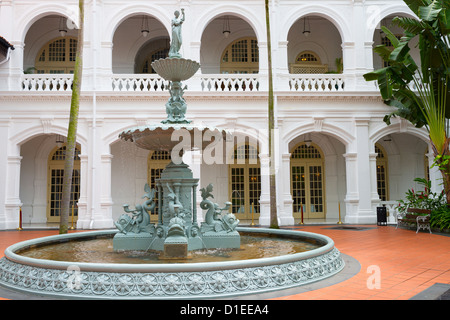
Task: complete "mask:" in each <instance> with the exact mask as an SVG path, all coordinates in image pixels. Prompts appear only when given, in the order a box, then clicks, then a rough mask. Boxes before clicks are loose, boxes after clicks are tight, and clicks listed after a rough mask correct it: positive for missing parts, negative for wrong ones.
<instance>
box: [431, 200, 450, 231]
mask: <svg viewBox="0 0 450 320" xmlns="http://www.w3.org/2000/svg"><path fill="white" fill-rule="evenodd" d="M430 224H431V227H433V228H439V229H440V230H441V231H442V230H444V229H450V207H449V206H447V205H445V206H442V207H440V208H438V209H436V210H434V211H432V212H431V217H430Z"/></svg>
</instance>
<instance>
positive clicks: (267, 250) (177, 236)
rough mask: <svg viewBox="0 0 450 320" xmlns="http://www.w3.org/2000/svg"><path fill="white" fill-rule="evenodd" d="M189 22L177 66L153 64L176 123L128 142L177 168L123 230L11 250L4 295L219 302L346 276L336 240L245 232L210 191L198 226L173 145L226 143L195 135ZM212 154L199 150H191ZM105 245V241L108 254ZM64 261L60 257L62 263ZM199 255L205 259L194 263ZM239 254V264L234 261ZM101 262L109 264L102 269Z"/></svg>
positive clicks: (175, 50) (137, 133) (187, 173)
mask: <svg viewBox="0 0 450 320" xmlns="http://www.w3.org/2000/svg"><path fill="white" fill-rule="evenodd" d="M183 21H184V12H183V10H182V15H181V17H180V14H179V12H178V11H176V12H175V18H174V19H173V20H172V42H171V47H170V53H169V57H168V58H166V59H160V60H157V61H155V62H153V64H152V67H153V68H154V69H155V70H156V71H157V72H158V74H159V75H160V76H161V77H163V78H164V79H166V80H168V81H170V87H169V91H170V98H169V101H168V102H167V103H166V112H167V119H165V120H164V121H162V122H161V123H159V124H155V125H150V126H145V127H137V128H133V129H131V130H128V131H125V132H122V133H121V134H120V138H121V139H123V140H125V141H131V142H133V143H134V144H136V145H137V146H138V147H140V148H144V149H148V150H165V151H171V152H172V161H171V163H170V164H169V165H167V167H166V168H165V169H164V171H163V172H162V174H161V177H160V179H159V180H157V182H156V189H150V187H149V185H148V184H147V185H145V187H144V191H145V194H144V196H143V198H144V199H145V200H144V202H143V203H142V204H137V205H136V206H135V208H134V209H131V208H130V206H129V205H124V210H125V213H124V214H123V215H122V216H121V217H120V218H119V219H118V221H116V222H115V225H116V227H117V229H116V230H103V231H90V232H81V233H72V234H68V235H63V236H62V235H57V236H52V237H45V238H40V239H33V240H30V241H25V242H21V243H18V244H15V245H12V246H11V247H9V248H7V249H6V251H5V257H3V258H2V259H1V260H0V285H3V286H6V287H9V288H11V289H14V290H20V291H24V292H27V293H32V294H37V295H49V296H51V297H63V298H67V297H69V298H93V299H100V298H104V299H113V298H120V299H124V298H130V299H161V298H218V297H229V296H235V295H243V294H251V293H258V294H260V293H264V292H268V291H276V290H281V289H285V288H291V287H295V286H300V285H303V284H306V283H311V282H314V281H318V280H322V279H325V278H328V277H330V276H332V275H335V274H336V273H338V272H339V271H341V270H342V269H343V267H344V262H343V260H342V258H341V255H340V253H339V251H338V250H337V249H336V248H335V247H334V242H333V240H331V239H330V238H328V237H325V236H322V235H318V234H313V233H307V232H299V231H292V230H273V229H263V228H242V227H239V228H238V227H237V226H238V223H239V220H237V219H236V218H235V216H234V215H233V214H232V213H228V212H227V210H228V209H229V206H230V203H225V206H224V207H220V206H219V205H218V204H216V203H214V202H213V201H212V200H211V199H212V198H213V195H212V190H213V186H212V185H211V184H209V185H207V186H206V187H204V188H202V189H200V191H201V196H202V199H203V200H202V202H201V203H200V207H201V208H202V209H204V210H207V211H206V213H205V219H204V222H202V223H201V224H199V223H198V221H197V211H196V207H197V204H196V193H197V187H198V179H195V178H193V174H192V171H191V170H190V169H189V167H188V166H187V165H186V164H185V163H183V162H182V161H181V157H180V153H179V152H178V151H180V150H179V149H178V144H179V143H180V142H179V141H177V140H176V139H174V140H175V141H172V136H173V135H175V136H179V133H180V132H181V133H183V135H185V137H187V139H186V140H188V141H194V142H195V138H194V137H195V136H196V135H198V134H200V135H203V133H204V132H206V131H207V130H210V131H212V136H214V137H215V139H219V140H220V139H223V138H224V137H225V135H226V133H225V131H223V130H219V129H215V128H208V127H199V126H195V125H192V124H191V121H189V120H188V119H186V116H185V115H186V101H185V100H184V98H183V92H184V91H185V89H186V88H185V87H183V85H182V81H185V80H187V79H189V78H190V77H192V76H193V75H194V74H195V72H196V71H197V70H198V68H199V64H198V63H197V62H195V61H192V60H188V59H183V58H182V57H181V55H180V53H179V50H180V46H181V42H182V41H181V25H182V23H183ZM183 135H182V136H183ZM202 140H203V139H202ZM203 147H205V146H196V145H195V144H194V143H191V142H190V143H184V144H183V148H182V149H183V150H184V151H186V150H192V149H193V148H198V149H202V148H203ZM174 150H176V152H174ZM156 195H157V196H156ZM155 208H157V211H158V222H157V223H156V224H153V223H151V222H150V218H149V212H151V211H153V210H155ZM222 212H224V213H222ZM243 235H244V236H243ZM104 238H106V239H104ZM111 238H112V245H111ZM249 238H253V240H252V241H253V242H250V240H248V239H249ZM243 239H245V241H243ZM266 240H267V241H269V244H265V243H266V242H265V241H266ZM89 241H94V242H89ZM98 241H106V245H103V246H102V247H101V248H100V249H99V250H98V251H100V253H99V254H98V253H97V251H96V248H97V247H98V246H99V245H98ZM72 242H73V244H72ZM305 244H306V245H305ZM67 246H70V247H67ZM110 247H112V250H110ZM300 247H301V249H300ZM305 247H306V249H305ZM281 248H284V249H286V250H285V251H283V250H281ZM212 249H214V250H212ZM217 250H219V251H220V250H226V251H225V252H226V254H221V256H220V257H217V254H215V253H214V252H216V251H217ZM227 250H228V251H227ZM57 251H58V252H60V256H59V257H58V258H55V257H56V256H58V253H57ZM68 251H71V252H72V251H73V252H74V254H73V255H71V254H68ZM85 251H88V253H85ZM205 251H206V252H205ZM208 251H212V252H213V253H212V258H208V259H207V260H205V259H204V257H203V256H204V255H205V254H209V252H208ZM154 252H156V254H157V258H156V260H153V261H150V260H149V259H148V256H147V254H150V253H154ZM197 252H199V253H200V255H201V256H202V257H201V258H198V257H197V256H196V257H193V258H192V257H191V255H194V254H196V253H197ZM236 252H237V253H238V254H239V255H240V256H239V258H234V256H233V254H234V253H236ZM121 253H125V256H120V254H121ZM97 254H98V255H99V256H100V258H98V260H95V256H97ZM130 256H132V259H131V260H133V261H135V260H136V259H135V256H137V257H138V258H137V260H139V261H137V262H133V263H130ZM80 257H81V258H80ZM139 257H142V259H139ZM80 259H81V260H80ZM149 261H150V262H149ZM205 261H207V262H205Z"/></svg>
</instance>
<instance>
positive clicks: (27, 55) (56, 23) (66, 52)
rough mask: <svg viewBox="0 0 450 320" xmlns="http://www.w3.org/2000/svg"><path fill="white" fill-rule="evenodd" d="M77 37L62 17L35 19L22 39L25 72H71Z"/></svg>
mask: <svg viewBox="0 0 450 320" xmlns="http://www.w3.org/2000/svg"><path fill="white" fill-rule="evenodd" d="M77 37H78V31H77V29H74V28H69V27H67V18H65V17H62V16H58V15H54V14H52V15H48V16H45V17H43V18H41V19H39V20H37V21H36V22H35V23H33V25H32V26H31V27H30V28H29V30H28V32H27V34H26V36H25V47H24V63H23V65H24V73H51V74H57V73H61V74H69V73H73V69H74V67H75V55H76V47H77Z"/></svg>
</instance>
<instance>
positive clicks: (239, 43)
mask: <svg viewBox="0 0 450 320" xmlns="http://www.w3.org/2000/svg"><path fill="white" fill-rule="evenodd" d="M244 43H245V45H244ZM238 53H241V54H239V55H238ZM258 72H259V47H258V41H257V39H256V38H255V37H246V38H240V39H237V40H235V41H233V42H232V43H230V44H229V45H228V46H227V47H226V48H225V50H224V51H223V53H222V56H221V58H220V73H230V74H236V73H244V74H247V73H249V74H250V73H258Z"/></svg>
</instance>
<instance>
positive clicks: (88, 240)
mask: <svg viewBox="0 0 450 320" xmlns="http://www.w3.org/2000/svg"><path fill="white" fill-rule="evenodd" d="M238 231H239V232H240V233H241V234H242V246H241V248H240V249H234V250H198V251H195V252H192V253H191V255H190V257H189V258H188V259H187V260H184V261H179V260H172V261H167V260H161V259H159V258H158V256H157V255H156V254H155V253H152V252H120V253H117V252H114V251H113V250H112V244H111V241H112V236H113V235H114V234H115V233H116V232H117V231H116V230H104V231H90V232H82V233H72V234H67V235H56V236H51V237H44V238H39V239H33V240H29V241H24V242H20V243H17V244H14V245H12V246H10V247H9V248H7V249H6V251H5V257H3V258H2V259H1V260H0V284H1V285H3V286H5V287H9V288H11V289H15V290H20V291H24V292H28V293H33V294H38V295H49V296H53V297H61V298H83V299H85V298H86V299H127V298H129V299H167V298H220V297H231V296H236V295H245V294H255V293H264V292H268V291H275V290H281V289H285V288H290V287H294V286H301V285H304V284H307V283H311V282H315V281H319V280H322V279H325V278H328V277H330V276H332V275H335V274H337V273H338V272H339V271H341V270H342V269H343V267H344V262H343V259H342V257H341V254H340V252H339V251H338V250H337V249H336V248H335V247H334V242H333V241H332V239H330V238H328V237H326V236H323V235H319V234H314V233H308V232H300V231H292V230H274V229H263V228H261V229H259V228H258V229H255V228H238Z"/></svg>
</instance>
